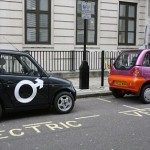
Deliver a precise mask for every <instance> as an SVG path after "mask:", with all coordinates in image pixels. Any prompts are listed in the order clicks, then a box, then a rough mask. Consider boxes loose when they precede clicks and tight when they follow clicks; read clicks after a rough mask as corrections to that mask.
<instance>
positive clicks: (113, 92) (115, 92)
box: [112, 89, 125, 98]
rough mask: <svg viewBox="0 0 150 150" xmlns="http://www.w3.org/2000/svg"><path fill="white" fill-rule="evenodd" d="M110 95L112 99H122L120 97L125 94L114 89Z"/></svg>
mask: <svg viewBox="0 0 150 150" xmlns="http://www.w3.org/2000/svg"><path fill="white" fill-rule="evenodd" d="M112 95H113V96H114V97H116V98H122V97H124V95H125V93H124V92H123V91H121V90H118V89H114V90H113V91H112Z"/></svg>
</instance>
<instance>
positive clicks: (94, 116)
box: [75, 115, 100, 120]
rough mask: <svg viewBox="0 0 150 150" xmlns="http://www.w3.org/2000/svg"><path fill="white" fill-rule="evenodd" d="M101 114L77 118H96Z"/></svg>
mask: <svg viewBox="0 0 150 150" xmlns="http://www.w3.org/2000/svg"><path fill="white" fill-rule="evenodd" d="M99 116H100V115H93V116H85V117H79V118H75V119H76V120H79V119H87V118H96V117H99Z"/></svg>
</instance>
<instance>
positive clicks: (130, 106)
mask: <svg viewBox="0 0 150 150" xmlns="http://www.w3.org/2000/svg"><path fill="white" fill-rule="evenodd" d="M123 106H124V107H127V108H131V109H135V110H141V109H139V108H136V107H131V106H128V105H123Z"/></svg>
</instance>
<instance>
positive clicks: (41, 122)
mask: <svg viewBox="0 0 150 150" xmlns="http://www.w3.org/2000/svg"><path fill="white" fill-rule="evenodd" d="M48 123H52V122H51V121H49V122H41V123H34V124H28V125H22V126H23V127H26V126H35V125H42V124H48Z"/></svg>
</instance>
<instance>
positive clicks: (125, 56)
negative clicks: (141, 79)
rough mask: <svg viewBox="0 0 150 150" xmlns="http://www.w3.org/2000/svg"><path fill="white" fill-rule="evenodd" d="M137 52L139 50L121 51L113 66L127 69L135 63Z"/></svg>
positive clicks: (138, 52)
mask: <svg viewBox="0 0 150 150" xmlns="http://www.w3.org/2000/svg"><path fill="white" fill-rule="evenodd" d="M139 54H140V51H136V50H135V51H125V52H122V53H121V54H120V55H119V57H118V58H117V59H116V61H115V63H114V67H115V68H116V69H120V70H129V69H130V68H132V67H133V66H134V65H135V63H136V60H137V58H138V55H139Z"/></svg>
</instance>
